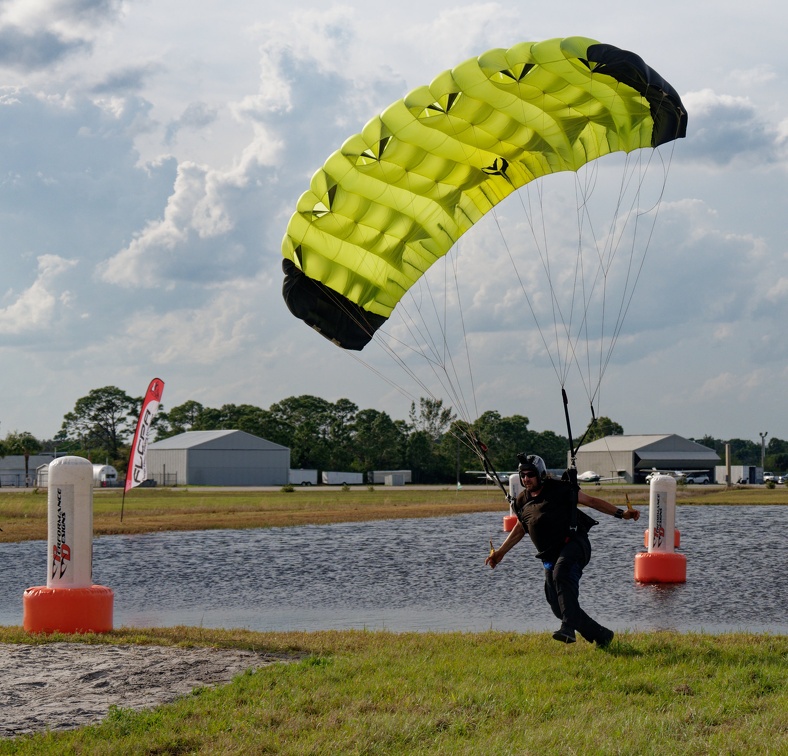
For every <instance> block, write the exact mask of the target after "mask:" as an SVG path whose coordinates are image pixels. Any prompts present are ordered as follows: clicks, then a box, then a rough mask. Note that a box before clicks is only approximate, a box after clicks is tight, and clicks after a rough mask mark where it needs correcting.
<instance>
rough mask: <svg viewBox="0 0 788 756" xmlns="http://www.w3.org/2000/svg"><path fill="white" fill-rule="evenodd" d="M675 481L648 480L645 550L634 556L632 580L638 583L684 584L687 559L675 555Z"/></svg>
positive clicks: (664, 477)
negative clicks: (633, 576) (649, 484)
mask: <svg viewBox="0 0 788 756" xmlns="http://www.w3.org/2000/svg"><path fill="white" fill-rule="evenodd" d="M675 523H676V480H675V478H672V477H671V476H670V475H655V476H654V477H653V478H652V479H651V488H650V492H649V508H648V530H647V531H646V533H645V542H646V543H645V545H646V547H647V548H648V551H647V552H645V553H640V554H636V555H635V580H637V581H638V582H640V583H685V582H686V581H687V558H686V557H685V556H684V555H683V554H677V553H676V552H675V549H676V548H677V547H678V544H679V535H678V531H677V530H676V526H675Z"/></svg>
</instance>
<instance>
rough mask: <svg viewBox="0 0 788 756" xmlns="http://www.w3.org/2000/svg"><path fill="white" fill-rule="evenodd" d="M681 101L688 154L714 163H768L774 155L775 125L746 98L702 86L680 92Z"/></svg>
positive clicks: (776, 146)
mask: <svg viewBox="0 0 788 756" xmlns="http://www.w3.org/2000/svg"><path fill="white" fill-rule="evenodd" d="M682 101H683V102H684V105H685V106H686V108H687V112H688V113H690V126H689V128H688V131H687V141H688V143H689V147H690V150H691V155H690V157H691V158H695V159H699V160H702V161H705V162H709V163H712V164H714V165H717V166H725V165H730V164H732V163H742V162H744V161H746V162H747V163H748V164H752V163H755V164H756V165H769V164H771V163H773V162H774V161H775V160H776V159H778V157H779V141H780V132H779V129H778V127H777V126H775V125H773V124H771V123H769V122H768V121H767V120H766V119H765V118H764V117H762V115H761V114H760V111H759V108H758V107H757V106H756V104H755V103H754V102H752V101H751V100H750V99H749V98H747V97H738V96H733V95H726V94H718V93H717V92H715V91H713V90H712V89H703V90H700V91H697V92H689V93H688V94H686V95H683V96H682Z"/></svg>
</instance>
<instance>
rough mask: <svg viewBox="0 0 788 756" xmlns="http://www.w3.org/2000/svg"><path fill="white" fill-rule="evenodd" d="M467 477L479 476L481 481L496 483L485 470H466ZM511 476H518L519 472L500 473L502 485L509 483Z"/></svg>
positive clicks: (499, 477) (499, 478)
mask: <svg viewBox="0 0 788 756" xmlns="http://www.w3.org/2000/svg"><path fill="white" fill-rule="evenodd" d="M465 474H466V475H477V476H478V477H479V479H480V480H487V481H489V482H490V483H495V478H494V476H493V475H491V474H490V473H487V472H485V471H484V470H466V471H465ZM510 475H517V471H516V470H514V471H512V472H499V473H498V480H499V481H500V482H501V483H508V482H509V476H510Z"/></svg>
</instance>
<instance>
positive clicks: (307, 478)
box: [287, 468, 317, 486]
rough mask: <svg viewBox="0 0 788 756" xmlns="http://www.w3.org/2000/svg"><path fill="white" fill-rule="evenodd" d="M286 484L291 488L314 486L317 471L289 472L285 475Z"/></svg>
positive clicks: (300, 470)
mask: <svg viewBox="0 0 788 756" xmlns="http://www.w3.org/2000/svg"><path fill="white" fill-rule="evenodd" d="M287 482H288V483H289V484H290V485H291V486H316V485H317V470H304V469H303V468H301V469H298V470H292V469H291V470H290V471H289V473H288V475H287Z"/></svg>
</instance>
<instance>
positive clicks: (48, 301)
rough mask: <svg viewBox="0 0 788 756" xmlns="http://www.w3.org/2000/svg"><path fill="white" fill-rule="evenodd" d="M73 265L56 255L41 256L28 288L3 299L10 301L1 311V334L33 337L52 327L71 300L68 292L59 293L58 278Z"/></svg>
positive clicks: (71, 262)
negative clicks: (37, 332)
mask: <svg viewBox="0 0 788 756" xmlns="http://www.w3.org/2000/svg"><path fill="white" fill-rule="evenodd" d="M76 264H77V261H76V260H65V259H64V258H62V257H58V256H57V255H41V256H40V257H39V258H38V267H37V277H36V280H35V281H34V282H33V283H32V284H31V286H30V287H29V288H27V289H26V290H25V291H23V292H21V293H20V294H19V295H18V296H14V295H13V293H10V294H9V295H7V296H6V297H5V299H8V298H11V299H12V301H11V303H10V304H9V305H7V306H5V307H2V308H0V334H22V333H32V332H35V331H41V330H44V329H46V328H49V327H51V326H52V325H53V323H54V321H55V320H56V319H57V318H58V317H59V315H60V311H59V310H60V308H62V307H68V306H69V305H70V304H71V301H72V298H73V296H72V294H71V293H70V292H68V291H62V290H58V288H57V287H58V278H59V277H60V276H61V274H62V273H63V272H65V271H66V270H68V269H69V268H73V267H74V266H75V265H76Z"/></svg>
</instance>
